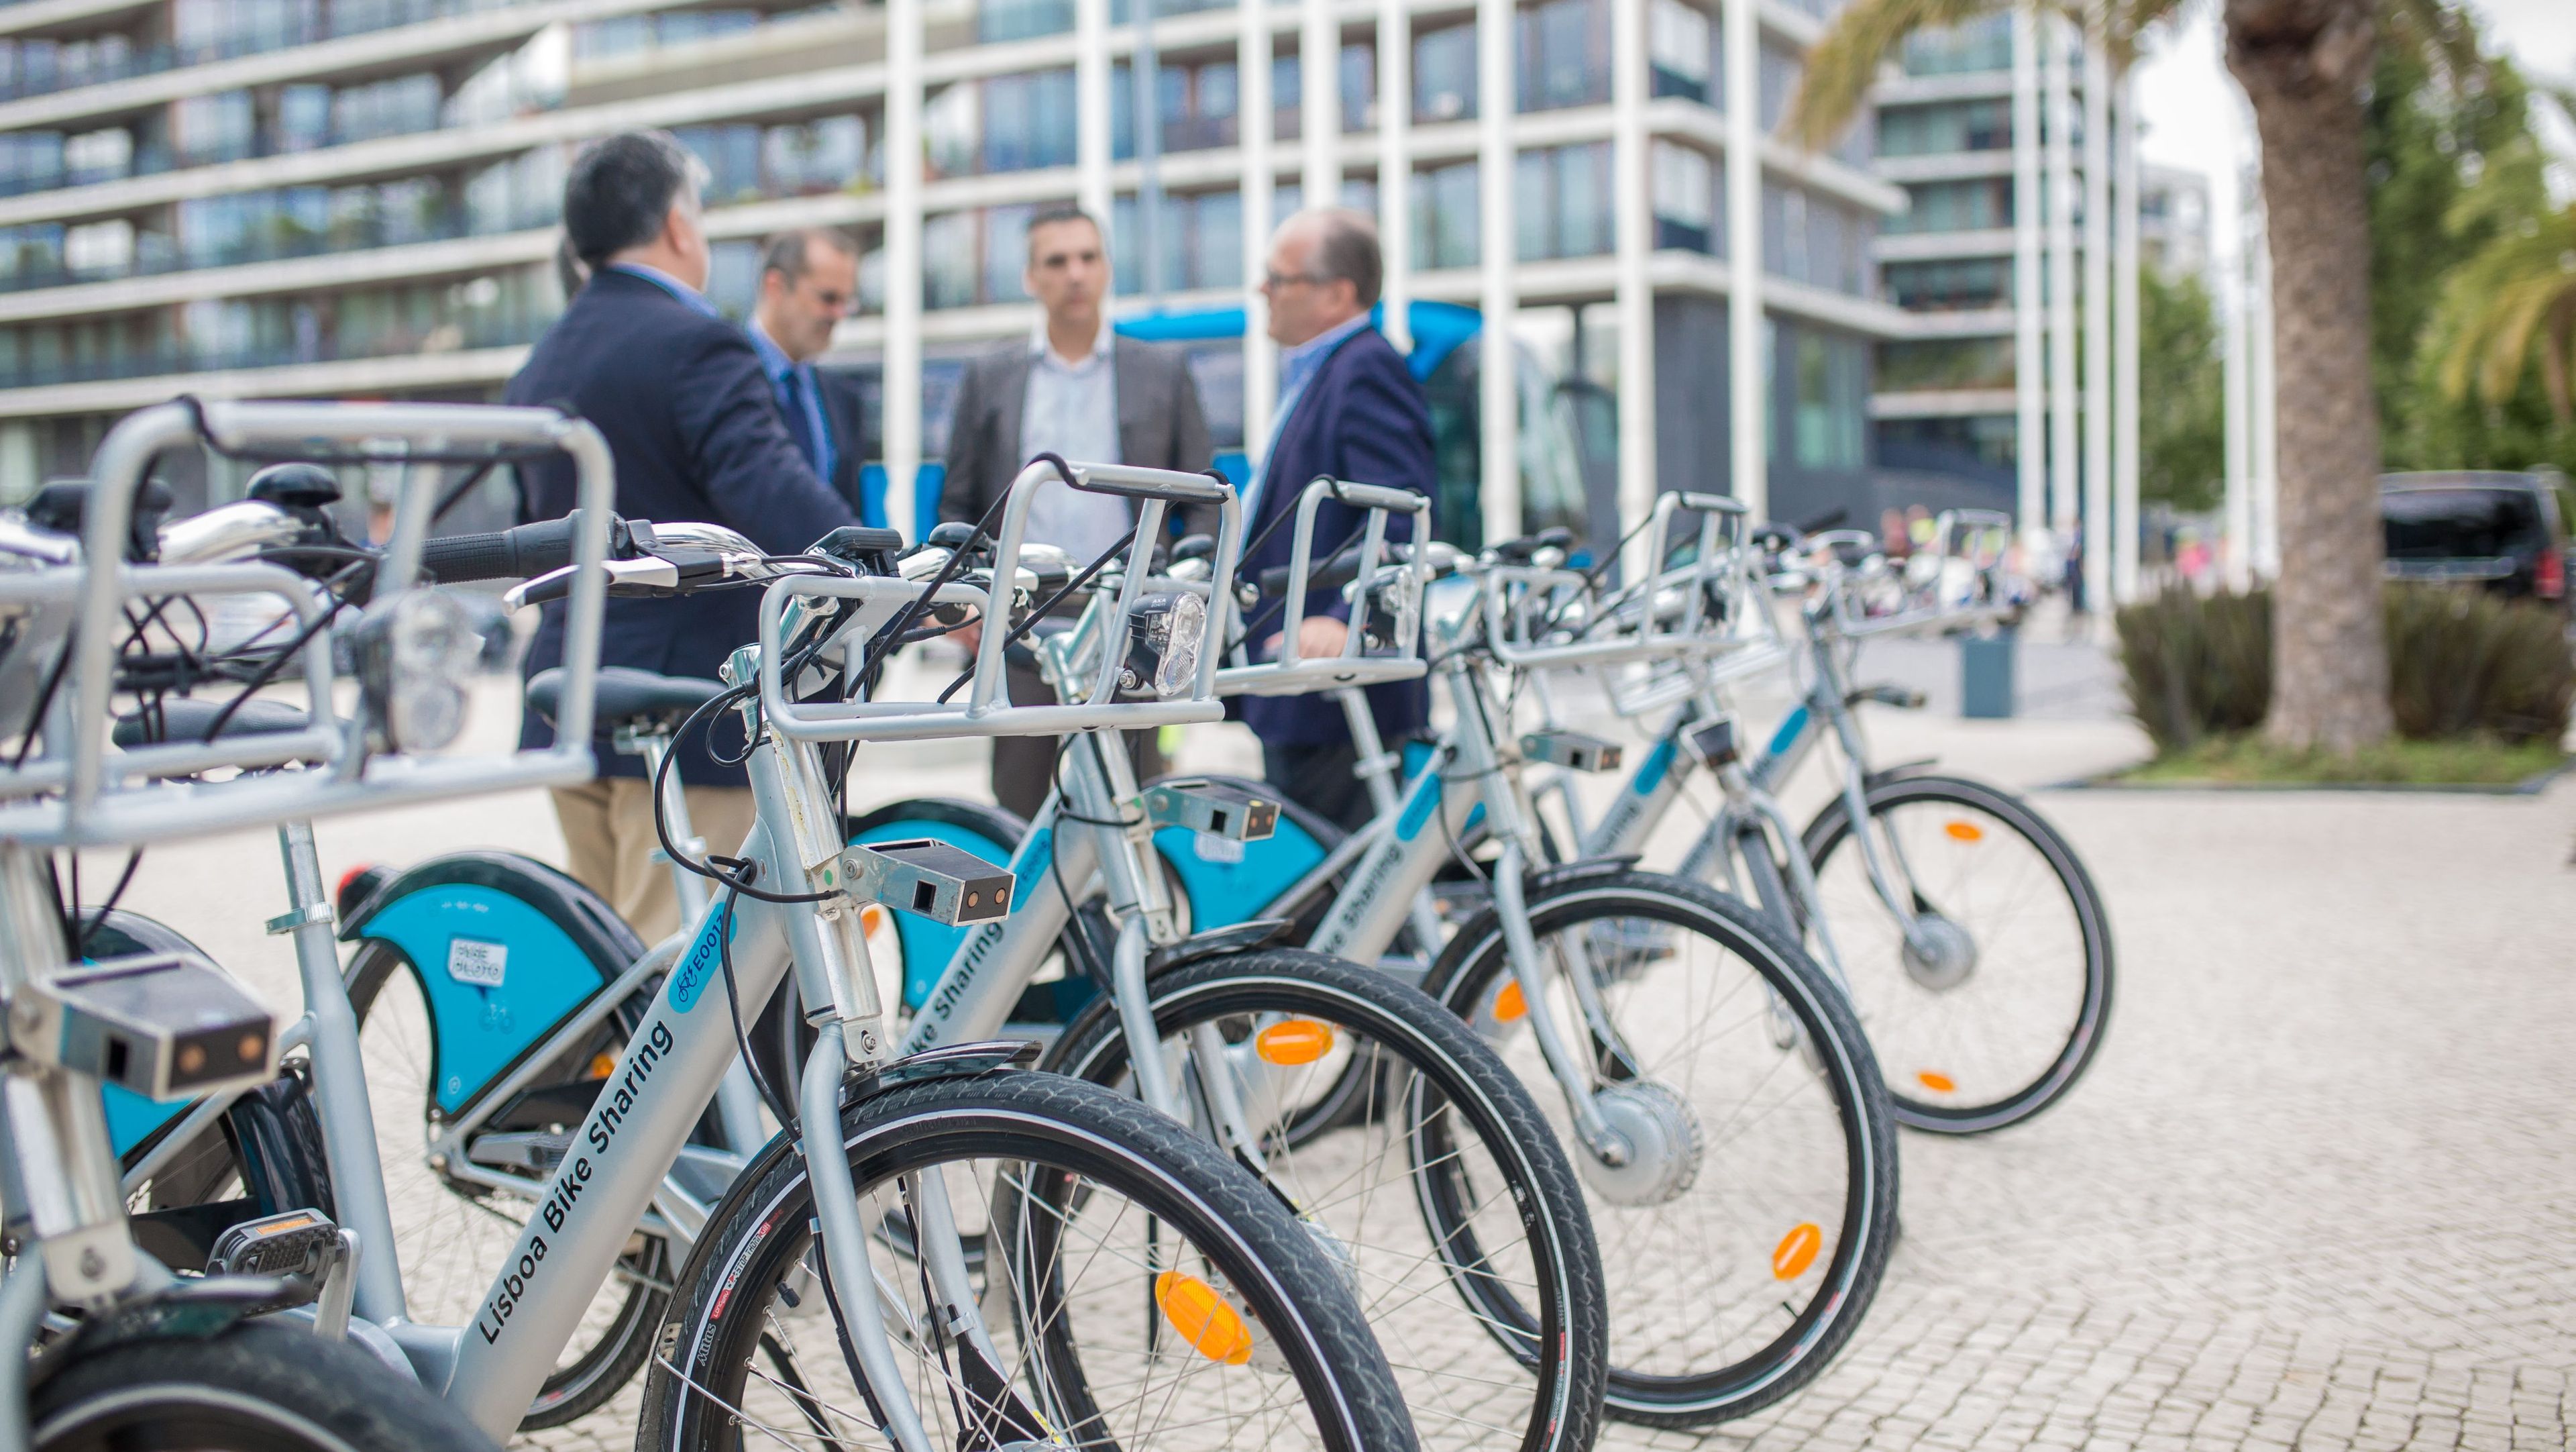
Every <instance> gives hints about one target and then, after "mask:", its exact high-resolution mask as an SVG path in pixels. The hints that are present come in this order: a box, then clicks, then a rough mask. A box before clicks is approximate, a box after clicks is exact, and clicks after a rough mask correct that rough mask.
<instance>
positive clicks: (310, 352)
mask: <svg viewBox="0 0 2576 1452" xmlns="http://www.w3.org/2000/svg"><path fill="white" fill-rule="evenodd" d="M547 321H551V319H549V320H547ZM545 329H546V323H545V322H517V323H510V322H502V323H476V322H461V323H460V322H450V323H443V324H441V325H439V326H437V327H434V328H432V329H430V330H429V331H428V332H427V333H424V334H421V335H419V336H417V337H408V338H377V339H366V340H358V341H356V342H353V343H352V344H350V345H349V346H346V347H343V346H342V345H341V344H340V343H339V341H338V340H336V339H331V338H322V339H317V340H315V341H314V342H312V343H309V344H296V343H287V344H272V345H268V346H253V347H248V348H240V349H230V350H224V349H199V348H184V347H169V348H155V349H150V350H140V351H135V352H128V353H117V354H115V355H112V356H110V357H105V358H87V359H77V360H70V359H66V360H57V361H53V362H46V363H21V364H14V365H0V388H43V387H48V386H53V385H59V384H67V383H110V382H116V381H119V380H123V379H128V378H156V377H160V376H162V375H164V374H174V373H217V372H228V371H230V370H233V369H236V368H285V367H292V366H294V365H296V364H299V363H347V362H358V361H364V360H367V359H374V358H400V357H412V356H424V355H436V354H441V353H461V352H465V351H467V350H469V349H475V348H504V347H516V346H519V345H522V344H526V343H533V342H535V341H536V340H537V336H538V335H539V334H541V333H543V332H544V331H545Z"/></svg>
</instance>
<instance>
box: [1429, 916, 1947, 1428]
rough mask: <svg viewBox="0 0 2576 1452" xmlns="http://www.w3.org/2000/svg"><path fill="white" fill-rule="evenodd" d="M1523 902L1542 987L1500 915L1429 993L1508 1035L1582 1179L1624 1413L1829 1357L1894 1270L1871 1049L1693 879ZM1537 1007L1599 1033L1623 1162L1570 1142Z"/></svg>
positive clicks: (1747, 1402)
mask: <svg viewBox="0 0 2576 1452" xmlns="http://www.w3.org/2000/svg"><path fill="white" fill-rule="evenodd" d="M1528 911H1529V926H1530V931H1531V935H1532V937H1533V939H1534V940H1535V942H1536V945H1537V949H1538V952H1539V954H1540V956H1541V958H1542V959H1543V960H1544V968H1545V976H1546V978H1547V980H1548V982H1549V997H1548V1001H1547V1002H1545V1003H1543V1004H1533V1003H1531V1002H1530V1001H1529V1000H1528V998H1527V997H1526V996H1525V994H1524V992H1523V990H1522V988H1521V986H1520V984H1519V982H1518V980H1517V979H1516V977H1515V976H1514V974H1513V973H1512V971H1511V966H1510V954H1509V951H1508V949H1507V947H1506V945H1505V941H1504V934H1503V930H1502V923H1501V921H1500V918H1499V917H1498V915H1497V910H1496V909H1493V908H1490V907H1489V908H1487V909H1486V910H1485V911H1484V912H1483V913H1481V914H1479V915H1478V916H1477V917H1476V919H1475V920H1474V921H1472V922H1470V923H1469V924H1468V925H1467V926H1466V927H1465V928H1463V929H1461V930H1460V931H1459V933H1458V934H1457V935H1456V936H1454V937H1453V938H1451V939H1450V941H1449V946H1448V948H1447V949H1446V950H1445V951H1444V952H1443V953H1442V954H1441V957H1440V960H1439V961H1438V962H1437V963H1435V964H1433V965H1432V969H1431V973H1430V976H1429V978H1428V979H1427V980H1426V981H1425V984H1424V986H1425V988H1426V989H1428V990H1429V991H1430V993H1431V994H1432V996H1433V997H1435V998H1438V999H1439V1000H1440V1001H1441V1002H1443V1003H1445V1004H1447V1005H1448V1006H1449V1007H1450V1009H1451V1010H1453V1011H1455V1012H1457V1013H1458V1014H1460V1015H1462V1016H1464V1017H1465V1018H1467V1019H1468V1021H1469V1022H1471V1023H1473V1024H1475V1025H1476V1026H1477V1027H1478V1028H1479V1029H1480V1030H1482V1031H1483V1032H1484V1033H1485V1034H1486V1035H1487V1036H1488V1037H1489V1038H1490V1039H1491V1040H1492V1041H1493V1042H1494V1043H1495V1045H1496V1047H1497V1048H1498V1050H1499V1051H1500V1052H1501V1054H1502V1056H1503V1059H1504V1062H1506V1063H1508V1064H1510V1065H1511V1067H1512V1068H1513V1070H1514V1071H1515V1072H1516V1073H1517V1074H1518V1075H1519V1076H1520V1077H1521V1079H1522V1080H1523V1082H1525V1083H1526V1084H1528V1085H1529V1086H1530V1088H1531V1091H1532V1093H1533V1094H1534V1095H1535V1097H1536V1098H1537V1099H1538V1100H1539V1102H1540V1103H1541V1104H1542V1105H1544V1106H1545V1107H1546V1111H1547V1114H1548V1117H1549V1118H1550V1119H1551V1120H1552V1121H1554V1122H1555V1124H1556V1127H1557V1132H1558V1134H1559V1135H1560V1137H1561V1138H1562V1139H1563V1140H1564V1142H1565V1144H1566V1146H1567V1149H1566V1153H1567V1156H1568V1158H1570V1159H1571V1160H1573V1162H1574V1165H1575V1168H1576V1171H1577V1172H1578V1174H1579V1175H1580V1177H1581V1178H1582V1180H1583V1183H1584V1188H1585V1190H1586V1192H1587V1194H1586V1200H1587V1203H1588V1204H1589V1206H1590V1209H1591V1212H1592V1223H1593V1229H1594V1233H1595V1234H1596V1235H1597V1236H1598V1237H1599V1238H1600V1242H1601V1263H1602V1266H1603V1268H1604V1270H1605V1271H1606V1272H1607V1274H1608V1277H1609V1301H1610V1367H1611V1370H1610V1377H1609V1408H1610V1412H1611V1415H1613V1416H1615V1417H1619V1418H1621V1419H1623V1420H1627V1421H1634V1422H1641V1423H1645V1424H1648V1425H1653V1426H1666V1427H1692V1426H1703V1425H1706V1424H1709V1423H1712V1422H1719V1421H1724V1420H1727V1419H1729V1418H1733V1417H1739V1416H1743V1415H1744V1414H1746V1413H1748V1412H1751V1411H1754V1410H1756V1409H1758V1408H1760V1407H1763V1406H1767V1405H1769V1404H1770V1403H1772V1402H1774V1401H1777V1400H1778V1399H1779V1398H1781V1397H1783V1396H1786V1395H1787V1394H1788V1393H1790V1392H1791V1391H1794V1390H1796V1389H1797V1388H1798V1387H1800V1386H1803V1385H1805V1384H1806V1383H1807V1382H1808V1381H1809V1380H1811V1379H1813V1378H1814V1377H1815V1376H1816V1374H1817V1373H1818V1372H1820V1371H1822V1370H1823V1369H1824V1367H1825V1366H1826V1364H1827V1363H1829V1362H1830V1361H1831V1360H1832V1358H1833V1356H1834V1354H1835V1353H1836V1352H1837V1351H1839V1350H1840V1349H1841V1347H1842V1345H1843V1343H1844V1342H1845V1341H1846V1340H1848V1339H1849V1338H1850V1336H1851V1333H1852V1331H1853V1329H1854V1328H1855V1327H1857V1326H1858V1325H1859V1323H1860V1320H1861V1317H1862V1316H1863V1315H1864V1314H1865V1313H1866V1312H1867V1311H1868V1309H1869V1304H1870V1300H1871V1298H1872V1297H1873V1296H1875V1295H1876V1294H1877V1290H1878V1283H1879V1278H1880V1275H1881V1273H1882V1271H1883V1270H1884V1268H1885V1263H1886V1258H1887V1252H1888V1247H1889V1243H1890V1241H1891V1239H1892V1237H1893V1235H1894V1231H1895V1215H1896V1129H1895V1124H1894V1121H1893V1119H1892V1118H1891V1116H1890V1113H1889V1107H1888V1099H1887V1087H1886V1085H1884V1084H1883V1083H1881V1082H1880V1080H1879V1077H1878V1068H1877V1065H1876V1063H1875V1061H1874V1060H1872V1058H1871V1057H1870V1051H1869V1045H1868V1043H1867V1041H1866V1040H1864V1039H1863V1038H1862V1037H1861V1033H1860V1028H1859V1025H1858V1024H1857V1023H1856V1022H1855V1021H1854V1020H1853V1018H1852V1016H1851V1010H1850V1007H1849V1006H1848V1005H1847V1004H1846V1003H1845V1002H1844V1001H1843V998H1842V995H1841V994H1840V993H1839V992H1837V991H1836V990H1835V989H1834V987H1833V986H1832V985H1831V984H1830V983H1829V982H1828V981H1827V980H1826V979H1825V977H1824V974H1823V970H1821V969H1819V968H1818V967H1816V965H1815V963H1814V961H1813V960H1812V959H1810V958H1808V957H1807V955H1806V954H1805V953H1804V952H1802V951H1801V950H1799V949H1798V947H1797V946H1796V945H1794V944H1792V943H1790V942H1789V941H1788V940H1787V939H1786V938H1785V937H1783V936H1782V935H1781V934H1779V933H1778V932H1777V931H1776V930H1774V929H1772V928H1770V927H1769V926H1767V925H1765V924H1763V923H1762V922H1760V921H1759V920H1758V919H1756V918H1755V917H1754V916H1753V915H1752V914H1751V913H1750V912H1748V911H1747V910H1745V909H1744V908H1743V907H1741V906H1740V905H1738V904H1736V903H1734V902H1732V901H1730V900H1729V899H1727V898H1724V897H1721V896H1719V895H1718V894H1716V893H1714V892H1712V891H1710V890H1708V889H1707V888H1704V887H1701V886H1699V885H1698V884H1696V883H1691V882H1686V881H1683V880H1682V879H1680V878H1675V877H1669V876H1665V875H1663V874H1660V873H1647V872H1634V871H1610V872H1586V873H1582V874H1579V875H1568V876H1561V877H1558V878H1556V879H1554V880H1553V881H1550V880H1548V879H1546V878H1541V879H1539V880H1538V881H1537V882H1535V883H1533V884H1532V887H1531V891H1530V896H1529V902H1528ZM1577 975H1582V976H1583V978H1584V979H1585V980H1586V981H1587V983H1588V986H1589V988H1590V990H1591V992H1590V993H1589V994H1588V995H1586V994H1578V993H1577V992H1576V991H1575V984H1576V982H1577ZM1587 996H1588V997H1589V998H1590V999H1591V1000H1592V1002H1591V1006H1590V1010H1589V1011H1588V1010H1587V1006H1586V1004H1585V1002H1584V999H1585V998H1586V997H1587ZM1541 1012H1544V1013H1546V1014H1547V1015H1548V1017H1549V1020H1550V1021H1551V1022H1552V1023H1553V1024H1554V1025H1555V1026H1556V1027H1557V1029H1558V1030H1559V1032H1560V1033H1561V1034H1562V1035H1564V1037H1565V1039H1566V1041H1567V1043H1568V1044H1569V1047H1570V1048H1571V1049H1572V1051H1573V1052H1574V1053H1576V1054H1584V1053H1585V1051H1586V1048H1587V1047H1588V1049H1589V1059H1588V1062H1587V1063H1586V1065H1585V1067H1586V1068H1587V1069H1588V1070H1589V1071H1590V1077H1591V1079H1592V1087H1591V1090H1590V1092H1591V1094H1592V1104H1593V1107H1594V1108H1595V1109H1597V1110H1598V1111H1599V1113H1600V1115H1601V1117H1602V1119H1603V1121H1604V1122H1605V1123H1606V1124H1607V1125H1608V1127H1609V1128H1610V1129H1611V1130H1613V1131H1614V1132H1616V1134H1617V1135H1618V1136H1619V1138H1620V1141H1621V1142H1622V1145H1623V1147H1624V1149H1625V1151H1626V1154H1625V1156H1624V1159H1623V1162H1622V1163H1620V1164H1616V1165H1613V1164H1610V1163H1609V1162H1608V1161H1607V1159H1606V1158H1605V1157H1603V1156H1600V1155H1597V1154H1595V1153H1594V1152H1593V1151H1592V1150H1591V1149H1590V1148H1588V1147H1587V1146H1586V1145H1585V1144H1584V1143H1583V1142H1582V1141H1581V1139H1580V1137H1579V1136H1577V1135H1576V1134H1575V1133H1574V1128H1573V1122H1572V1115H1571V1114H1570V1112H1569V1111H1568V1109H1567V1106H1566V1102H1565V1095H1564V1093H1563V1091H1562V1089H1561V1088H1560V1086H1559V1084H1558V1082H1557V1080H1556V1078H1555V1076H1554V1075H1553V1074H1551V1073H1550V1072H1549V1070H1548V1067H1547V1064H1546V1061H1545V1059H1544V1058H1543V1057H1542V1055H1541V1053H1540V1051H1539V1047H1538V1043H1537V1036H1536V1035H1535V1034H1534V1033H1533V1032H1532V1031H1531V1026H1532V1023H1533V1021H1534V1020H1535V1019H1536V1018H1537V1015H1538V1014H1539V1013H1541ZM1587 1030H1588V1031H1589V1032H1588V1034H1587Z"/></svg>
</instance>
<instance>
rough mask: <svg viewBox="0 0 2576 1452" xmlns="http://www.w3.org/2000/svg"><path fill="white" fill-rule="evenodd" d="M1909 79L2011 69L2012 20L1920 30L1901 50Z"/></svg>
mask: <svg viewBox="0 0 2576 1452" xmlns="http://www.w3.org/2000/svg"><path fill="white" fill-rule="evenodd" d="M1901 54H1902V60H1903V64H1904V66H1905V73H1906V74H1907V75H1909V76H1951V75H1960V74H1964V73H1968V72H1974V71H2007V70H2010V69H2012V17H2011V16H2010V15H1989V16H1986V17H1984V18H1982V19H1979V20H1972V21H1969V22H1968V23H1967V24H1965V25H1956V26H1949V27H1946V28H1943V29H1939V30H1918V31H1915V32H1914V33H1912V34H1911V35H1908V36H1907V37H1905V44H1904V47H1903V49H1902V52H1901Z"/></svg>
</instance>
